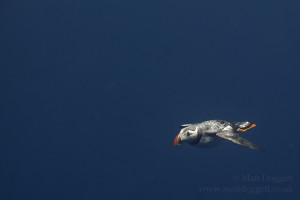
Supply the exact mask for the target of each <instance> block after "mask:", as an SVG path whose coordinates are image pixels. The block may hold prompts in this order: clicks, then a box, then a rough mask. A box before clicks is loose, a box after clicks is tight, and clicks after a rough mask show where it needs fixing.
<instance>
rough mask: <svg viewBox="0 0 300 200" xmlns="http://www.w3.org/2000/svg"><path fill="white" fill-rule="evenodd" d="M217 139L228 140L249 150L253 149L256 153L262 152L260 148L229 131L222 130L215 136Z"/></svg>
mask: <svg viewBox="0 0 300 200" xmlns="http://www.w3.org/2000/svg"><path fill="white" fill-rule="evenodd" d="M216 135H217V136H218V137H221V138H223V139H225V140H229V141H231V142H233V143H235V144H238V145H241V146H244V147H247V148H249V149H254V150H258V151H264V150H263V149H261V148H260V147H258V146H256V145H255V144H253V143H252V142H250V141H248V140H246V139H244V138H242V137H240V136H239V135H238V134H236V133H234V132H232V131H230V130H223V131H221V132H219V133H217V134H216Z"/></svg>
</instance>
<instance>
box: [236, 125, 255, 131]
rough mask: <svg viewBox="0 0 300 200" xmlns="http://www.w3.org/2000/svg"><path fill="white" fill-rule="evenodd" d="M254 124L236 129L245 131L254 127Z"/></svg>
mask: <svg viewBox="0 0 300 200" xmlns="http://www.w3.org/2000/svg"><path fill="white" fill-rule="evenodd" d="M255 126H256V125H255V124H251V125H250V126H248V127H247V128H238V129H237V131H240V132H246V131H247V130H249V129H251V128H253V127H255Z"/></svg>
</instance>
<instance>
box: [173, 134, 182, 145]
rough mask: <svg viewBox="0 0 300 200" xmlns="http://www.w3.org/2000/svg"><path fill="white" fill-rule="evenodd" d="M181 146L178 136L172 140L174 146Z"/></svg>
mask: <svg viewBox="0 0 300 200" xmlns="http://www.w3.org/2000/svg"><path fill="white" fill-rule="evenodd" d="M180 144H181V141H180V139H179V134H178V135H177V136H176V137H175V139H174V142H173V145H174V146H178V145H180Z"/></svg>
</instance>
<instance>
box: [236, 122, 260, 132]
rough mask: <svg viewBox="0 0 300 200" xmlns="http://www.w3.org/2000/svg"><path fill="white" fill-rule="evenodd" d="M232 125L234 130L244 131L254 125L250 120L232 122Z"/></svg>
mask: <svg viewBox="0 0 300 200" xmlns="http://www.w3.org/2000/svg"><path fill="white" fill-rule="evenodd" d="M233 125H234V127H235V130H236V131H240V132H245V131H247V130H249V129H251V128H253V127H255V126H256V125H255V124H254V123H252V122H249V121H246V122H233Z"/></svg>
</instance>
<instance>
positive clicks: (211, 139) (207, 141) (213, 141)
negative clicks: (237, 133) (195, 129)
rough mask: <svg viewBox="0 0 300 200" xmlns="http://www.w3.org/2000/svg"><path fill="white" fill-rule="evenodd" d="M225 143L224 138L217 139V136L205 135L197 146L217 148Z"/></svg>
mask: <svg viewBox="0 0 300 200" xmlns="http://www.w3.org/2000/svg"><path fill="white" fill-rule="evenodd" d="M222 143H224V140H223V139H222V138H219V137H216V136H207V135H203V136H202V138H201V140H200V141H199V143H198V144H196V145H195V146H197V147H204V148H205V147H215V146H218V145H220V144H222Z"/></svg>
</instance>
